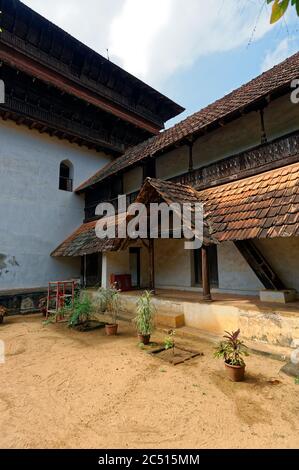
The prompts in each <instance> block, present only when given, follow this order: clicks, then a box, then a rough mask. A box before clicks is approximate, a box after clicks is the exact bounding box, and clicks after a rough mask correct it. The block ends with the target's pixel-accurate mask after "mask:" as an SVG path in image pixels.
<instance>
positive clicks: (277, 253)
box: [255, 237, 299, 293]
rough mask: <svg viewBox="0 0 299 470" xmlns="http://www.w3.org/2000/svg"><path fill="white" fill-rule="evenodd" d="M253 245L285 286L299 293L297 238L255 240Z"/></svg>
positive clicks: (298, 241)
mask: <svg viewBox="0 0 299 470" xmlns="http://www.w3.org/2000/svg"><path fill="white" fill-rule="evenodd" d="M255 244H256V246H257V247H258V248H259V249H260V250H261V252H262V253H263V255H264V256H265V258H266V259H267V261H268V262H269V263H270V265H271V266H272V268H273V269H274V270H275V271H276V273H277V274H278V276H279V277H280V278H281V280H282V282H283V283H284V284H285V286H286V287H287V288H288V289H296V290H297V292H298V293H299V237H294V238H272V239H263V240H256V241H255Z"/></svg>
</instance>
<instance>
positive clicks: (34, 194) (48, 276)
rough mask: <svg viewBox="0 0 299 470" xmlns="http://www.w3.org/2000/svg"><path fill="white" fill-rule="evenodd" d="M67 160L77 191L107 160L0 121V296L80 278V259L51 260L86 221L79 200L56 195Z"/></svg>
mask: <svg viewBox="0 0 299 470" xmlns="http://www.w3.org/2000/svg"><path fill="white" fill-rule="evenodd" d="M66 159H68V160H70V161H71V162H72V164H73V167H74V188H76V187H77V186H78V185H79V184H80V183H81V182H83V181H84V180H85V179H87V178H88V177H90V176H91V175H92V174H94V173H95V172H96V171H97V170H99V168H101V166H103V165H105V164H107V163H108V161H109V159H110V157H108V156H106V155H104V154H100V153H97V152H94V151H91V150H88V149H87V148H84V147H79V146H77V145H75V144H73V145H72V144H70V143H68V142H67V141H63V140H59V139H57V138H55V137H52V138H51V137H49V136H48V135H46V134H40V133H39V132H37V131H34V130H29V129H27V128H26V127H25V126H17V125H16V124H14V123H13V122H10V121H3V120H0V290H4V289H18V288H32V287H44V286H46V285H47V283H48V281H50V280H59V279H65V278H70V277H72V276H78V275H80V260H79V259H76V260H74V259H60V260H57V259H52V258H51V257H50V253H51V252H52V251H53V250H54V249H55V248H56V246H57V245H58V244H60V243H61V242H62V241H63V240H64V239H65V238H66V237H67V236H68V235H70V234H71V233H72V231H73V230H74V229H76V228H77V227H78V226H79V225H81V223H82V221H83V217H84V199H83V196H78V195H76V194H75V193H71V192H66V191H60V190H59V189H58V183H59V165H60V162H61V161H62V160H66Z"/></svg>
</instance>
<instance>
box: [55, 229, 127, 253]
mask: <svg viewBox="0 0 299 470" xmlns="http://www.w3.org/2000/svg"><path fill="white" fill-rule="evenodd" d="M96 224H97V220H95V221H93V222H89V223H86V224H82V225H81V226H80V227H79V228H77V230H75V231H74V232H73V233H72V234H71V235H70V236H69V237H68V238H67V239H66V240H65V241H64V242H62V243H61V245H59V246H58V247H57V248H56V249H55V250H54V251H53V252H52V253H51V256H53V257H55V258H59V257H73V256H84V255H90V254H92V253H100V252H105V251H113V250H114V249H117V248H118V246H119V244H120V241H119V240H117V239H115V240H113V239H105V240H103V239H100V238H98V237H97V235H96Z"/></svg>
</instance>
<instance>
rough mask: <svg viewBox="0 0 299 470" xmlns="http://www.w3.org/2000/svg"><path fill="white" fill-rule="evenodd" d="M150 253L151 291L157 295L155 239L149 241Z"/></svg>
mask: <svg viewBox="0 0 299 470" xmlns="http://www.w3.org/2000/svg"><path fill="white" fill-rule="evenodd" d="M148 253H149V285H150V290H151V291H153V293H155V241H154V239H153V238H150V239H149V245H148Z"/></svg>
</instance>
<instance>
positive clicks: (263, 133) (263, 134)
mask: <svg viewBox="0 0 299 470" xmlns="http://www.w3.org/2000/svg"><path fill="white" fill-rule="evenodd" d="M260 118H261V143H262V144H266V143H267V142H268V139H267V134H266V127H265V117H264V109H260Z"/></svg>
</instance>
